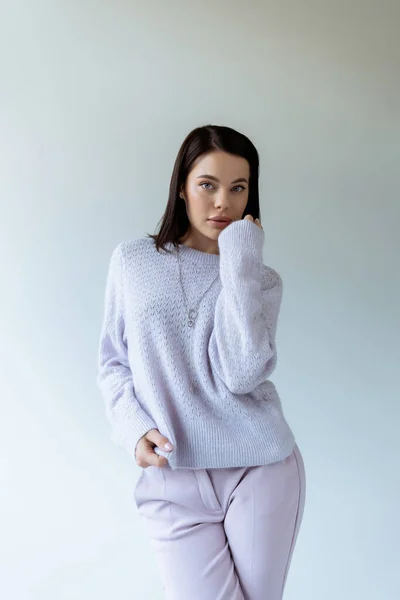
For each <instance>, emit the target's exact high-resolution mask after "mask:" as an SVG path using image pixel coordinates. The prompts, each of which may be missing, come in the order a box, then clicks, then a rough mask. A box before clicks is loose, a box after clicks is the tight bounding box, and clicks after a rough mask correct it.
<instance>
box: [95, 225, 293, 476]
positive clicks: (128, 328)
mask: <svg viewBox="0 0 400 600" xmlns="http://www.w3.org/2000/svg"><path fill="white" fill-rule="evenodd" d="M264 239H265V233H264V230H262V229H261V228H259V227H257V225H255V223H253V222H252V221H248V220H240V221H234V222H233V223H231V224H230V225H228V227H226V228H225V229H224V230H222V232H221V233H220V235H219V237H218V247H219V254H209V253H206V252H201V251H199V250H195V249H193V248H190V247H188V246H185V245H183V244H180V245H179V249H178V250H177V249H175V248H174V246H173V245H172V244H168V249H169V250H170V252H166V251H161V253H159V252H157V250H156V248H155V243H154V241H153V240H152V239H151V238H140V239H136V240H130V241H124V242H121V243H120V244H119V245H118V246H117V247H116V248H115V250H114V251H113V253H112V256H111V260H110V265H109V271H108V277H107V283H106V292H105V311H104V320H103V325H102V329H101V335H100V348H99V367H98V379H97V381H98V385H99V388H100V390H101V393H102V396H103V398H104V400H105V406H106V414H107V417H108V419H109V421H110V424H111V431H112V433H111V437H112V440H113V441H114V442H115V443H116V444H117V445H119V446H122V447H123V448H125V449H126V450H127V451H128V452H129V454H130V455H131V456H132V457H133V458H134V456H135V449H136V444H137V442H138V441H139V439H140V438H141V437H142V436H143V435H144V434H145V433H147V432H148V431H149V430H150V429H153V428H155V429H158V430H159V431H160V433H161V434H163V435H165V436H166V437H167V438H168V439H169V440H170V441H171V442H172V444H173V446H174V450H173V451H172V452H167V451H164V450H162V449H159V448H157V447H156V448H155V451H156V453H157V454H159V455H160V456H165V457H166V458H167V459H168V461H169V465H170V466H171V467H172V468H187V467H189V468H193V469H201V468H226V467H241V466H254V465H262V464H269V463H273V462H276V461H279V460H283V459H284V458H286V457H287V456H289V454H291V452H292V450H293V448H294V446H295V438H294V435H293V433H292V431H291V429H290V427H289V425H288V423H287V421H286V420H285V417H284V414H283V411H282V404H281V401H280V399H279V395H278V393H277V390H276V388H275V386H274V384H273V383H272V382H271V381H270V380H269V377H270V376H271V374H272V372H273V370H274V368H275V366H276V359H277V353H276V345H275V336H276V327H277V320H278V315H279V309H280V305H281V298H282V280H281V278H280V276H279V275H278V273H277V272H276V271H274V270H273V269H271V268H270V267H267V266H265V265H264V264H263V258H262V249H263V244H264ZM178 253H179V257H180V260H179V262H178ZM179 264H180V265H181V279H182V284H183V288H184V291H185V295H183V293H182V288H181V282H180V276H179ZM214 280H215V281H214ZM213 281H214V282H213ZM210 285H211V287H210V288H209V289H208V291H207V292H206V293H205V294H204V292H205V291H206V290H207V288H208V287H209V286H210ZM203 294H204V296H203ZM185 296H186V299H187V304H188V306H186V303H185ZM202 296H203V297H202ZM200 299H201V300H200ZM199 300H200V303H199ZM190 308H195V309H196V311H197V317H196V319H195V322H194V324H193V326H192V327H190V326H189V317H188V310H187V309H190Z"/></svg>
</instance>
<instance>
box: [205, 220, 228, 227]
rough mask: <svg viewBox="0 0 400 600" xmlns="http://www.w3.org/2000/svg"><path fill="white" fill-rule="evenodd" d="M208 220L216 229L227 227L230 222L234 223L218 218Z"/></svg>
mask: <svg viewBox="0 0 400 600" xmlns="http://www.w3.org/2000/svg"><path fill="white" fill-rule="evenodd" d="M208 222H209V223H210V225H211V227H214V228H216V229H224V227H227V226H228V225H229V224H230V223H232V221H219V220H217V219H208Z"/></svg>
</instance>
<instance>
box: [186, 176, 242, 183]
mask: <svg viewBox="0 0 400 600" xmlns="http://www.w3.org/2000/svg"><path fill="white" fill-rule="evenodd" d="M202 177H206V178H207V179H212V180H213V181H216V182H217V183H220V181H219V179H218V177H214V175H199V176H198V177H197V179H201V178H202ZM239 181H244V182H245V183H247V179H246V178H245V177H238V178H237V179H234V180H233V181H232V183H239Z"/></svg>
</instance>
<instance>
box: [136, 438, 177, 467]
mask: <svg viewBox="0 0 400 600" xmlns="http://www.w3.org/2000/svg"><path fill="white" fill-rule="evenodd" d="M166 444H169V445H170V447H168V446H166ZM154 446H157V447H158V448H160V449H161V450H164V451H166V452H171V450H173V447H172V444H171V442H170V441H169V440H168V439H167V438H166V437H164V436H163V435H161V433H160V432H159V431H158V429H150V431H148V432H147V433H146V434H145V435H144V436H143V437H141V438H140V440H139V441H138V443H137V445H136V452H135V459H136V462H137V464H138V465H139V467H142V468H143V469H147V467H164V466H165V465H166V464H167V463H168V460H167V459H166V458H165V457H164V456H158V454H156V453H155V452H154Z"/></svg>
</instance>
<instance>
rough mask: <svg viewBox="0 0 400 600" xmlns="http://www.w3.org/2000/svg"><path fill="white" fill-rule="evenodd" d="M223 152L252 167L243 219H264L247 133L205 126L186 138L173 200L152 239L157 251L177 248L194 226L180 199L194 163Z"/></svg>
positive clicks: (171, 194)
mask: <svg viewBox="0 0 400 600" xmlns="http://www.w3.org/2000/svg"><path fill="white" fill-rule="evenodd" d="M215 150H222V151H224V152H229V153H230V154H234V155H236V156H241V157H242V158H245V159H246V160H247V161H248V163H249V166H250V179H249V198H248V202H247V205H246V208H245V210H244V213H243V215H242V216H243V217H244V216H245V215H246V214H251V215H252V216H253V217H254V218H255V219H256V218H259V217H260V200H259V192H258V177H259V158H258V152H257V149H256V147H255V146H254V144H253V143H252V142H251V141H250V140H249V138H248V137H246V136H245V135H244V134H243V133H239V132H238V131H236V130H235V129H232V128H231V127H223V126H219V125H204V126H203V127H197V128H196V129H193V131H191V132H190V133H189V134H188V135H187V136H186V138H185V140H184V141H183V143H182V146H181V147H180V149H179V152H178V154H177V157H176V160H175V165H174V169H173V171H172V176H171V182H170V186H169V198H168V203H167V207H166V209H165V212H164V215H163V217H162V218H161V220H160V223H159V224H158V225H159V230H158V233H156V234H154V235H151V234H147V235H148V237H151V238H153V239H154V241H155V243H156V248H157V250H158V251H159V250H160V249H161V248H162V249H163V250H167V249H166V248H165V245H166V244H167V243H168V242H170V243H172V244H173V245H174V246H175V247H177V246H178V244H179V240H180V239H181V238H182V237H183V236H184V235H185V233H186V232H187V230H188V228H189V225H190V222H189V218H188V216H187V212H186V204H185V201H184V200H183V198H180V195H179V193H180V190H181V188H182V187H183V186H184V185H185V183H186V178H187V176H188V174H189V173H190V171H191V169H192V166H193V164H194V162H195V161H196V160H197V159H198V158H199V156H201V155H203V154H206V153H207V152H211V151H215Z"/></svg>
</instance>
